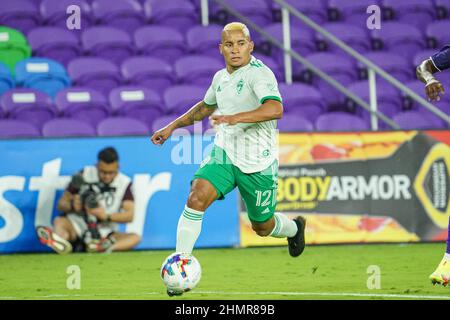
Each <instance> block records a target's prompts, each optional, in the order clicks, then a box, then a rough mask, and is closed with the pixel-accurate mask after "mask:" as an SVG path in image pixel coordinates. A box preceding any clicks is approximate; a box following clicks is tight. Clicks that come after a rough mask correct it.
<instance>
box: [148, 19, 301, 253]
mask: <svg viewBox="0 0 450 320" xmlns="http://www.w3.org/2000/svg"><path fill="white" fill-rule="evenodd" d="M221 38H222V39H221V43H220V44H219V50H220V53H221V54H222V55H223V57H224V60H225V65H226V68H224V69H222V70H220V71H218V72H217V73H216V74H215V75H214V78H213V80H212V84H211V86H210V87H209V89H208V90H207V92H206V95H205V97H204V99H203V100H202V101H200V102H198V103H197V104H195V105H194V106H193V107H192V108H191V109H190V110H189V111H187V112H186V113H185V114H184V115H182V116H180V117H179V118H177V119H176V120H174V121H173V122H171V123H169V124H168V125H167V126H165V127H164V128H162V129H160V130H158V131H156V132H155V133H154V134H153V136H152V137H151V140H152V142H153V143H154V144H159V145H162V144H163V143H164V141H166V140H167V139H168V138H169V137H170V135H171V134H172V132H173V131H174V130H175V129H177V128H180V127H185V126H189V125H192V124H193V123H194V121H200V120H202V119H203V118H205V117H210V119H211V120H212V121H213V123H214V124H215V125H217V128H218V129H217V130H218V131H217V134H216V137H215V140H214V147H213V150H212V151H211V154H210V156H209V157H206V158H205V159H204V160H203V162H202V164H201V165H200V168H199V169H198V171H197V172H196V173H195V175H194V178H193V181H192V184H191V190H190V193H189V197H188V200H187V204H186V206H185V208H184V210H183V213H182V215H181V217H180V219H179V222H178V229H177V243H176V251H177V252H184V253H188V254H191V253H192V250H193V247H194V244H195V242H196V240H197V238H198V236H199V234H200V230H201V226H202V219H203V214H204V212H205V210H206V209H207V208H208V207H209V206H210V205H211V203H213V202H214V201H215V200H216V199H217V200H221V199H223V198H224V197H225V195H226V194H227V193H229V192H230V191H232V190H233V189H234V188H235V187H238V189H239V191H240V194H241V196H242V198H243V200H244V202H245V205H246V208H247V213H248V216H249V219H250V221H251V224H252V228H253V230H254V231H255V232H256V233H257V234H258V235H259V236H262V237H264V236H272V237H277V238H285V237H287V240H288V245H289V253H290V255H291V256H293V257H297V256H299V255H300V254H301V253H302V252H303V250H304V248H305V237H304V229H305V224H306V221H305V219H304V218H303V217H301V216H298V217H296V218H295V219H294V220H291V219H289V218H287V216H286V215H284V214H281V213H277V212H275V206H276V192H277V185H278V150H277V147H276V124H277V122H276V120H277V119H280V118H281V117H282V115H283V106H282V103H281V102H282V101H281V96H280V92H279V91H278V84H277V80H276V78H275V76H274V74H273V72H272V71H271V70H270V69H269V68H268V67H267V66H265V65H264V64H263V63H262V62H261V61H260V60H257V59H255V57H253V56H252V52H253V48H254V43H253V41H252V40H251V38H250V32H249V30H248V28H247V27H246V26H245V25H244V24H242V23H239V22H232V23H229V24H227V25H226V26H225V27H224V29H223V31H222V37H221ZM216 110H218V111H219V113H220V114H214V115H212V114H213V112H214V111H216Z"/></svg>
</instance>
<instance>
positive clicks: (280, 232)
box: [269, 212, 298, 238]
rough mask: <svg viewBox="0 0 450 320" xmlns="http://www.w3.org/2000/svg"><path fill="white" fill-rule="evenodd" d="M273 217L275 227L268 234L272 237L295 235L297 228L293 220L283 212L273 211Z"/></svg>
mask: <svg viewBox="0 0 450 320" xmlns="http://www.w3.org/2000/svg"><path fill="white" fill-rule="evenodd" d="M273 218H274V219H275V227H274V228H273V230H272V232H271V233H270V234H269V236H271V237H274V238H286V237H288V238H291V237H293V236H295V234H296V233H297V230H298V228H297V224H296V223H295V222H294V220H291V219H289V218H288V217H287V216H286V215H285V214H283V213H279V212H275V214H274V215H273Z"/></svg>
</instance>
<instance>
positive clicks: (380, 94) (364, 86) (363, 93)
mask: <svg viewBox="0 0 450 320" xmlns="http://www.w3.org/2000/svg"><path fill="white" fill-rule="evenodd" d="M376 87H377V88H376V90H377V104H378V105H381V104H383V105H384V110H386V109H391V110H395V111H400V110H401V106H402V104H401V97H400V94H399V91H398V90H397V89H395V88H394V87H393V86H392V85H390V84H387V83H385V82H382V81H377V83H376ZM348 90H350V92H352V93H354V94H355V95H357V96H358V97H360V98H361V99H362V100H364V101H365V102H367V103H370V92H369V82H368V81H358V82H354V83H352V84H351V85H349V86H348ZM344 99H345V100H346V101H347V102H346V104H347V106H348V107H349V108H350V109H354V108H356V110H355V111H356V113H357V114H359V115H361V114H363V113H364V112H366V111H365V109H364V108H363V107H355V103H354V102H353V101H350V100H349V99H347V98H344ZM343 103H344V102H343Z"/></svg>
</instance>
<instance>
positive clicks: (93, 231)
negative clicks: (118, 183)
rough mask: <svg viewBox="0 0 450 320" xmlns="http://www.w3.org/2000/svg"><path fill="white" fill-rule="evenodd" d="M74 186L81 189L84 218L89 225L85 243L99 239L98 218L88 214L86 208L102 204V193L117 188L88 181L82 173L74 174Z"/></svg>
mask: <svg viewBox="0 0 450 320" xmlns="http://www.w3.org/2000/svg"><path fill="white" fill-rule="evenodd" d="M70 185H71V186H72V188H74V189H76V190H79V191H78V194H79V195H80V199H81V205H82V208H83V212H82V215H83V218H84V220H85V222H86V224H87V226H88V228H87V231H86V232H85V234H84V235H83V239H84V242H85V243H89V242H91V241H92V240H99V239H100V238H101V236H100V232H99V231H98V226H97V218H96V217H95V216H93V215H90V214H87V212H86V211H85V208H89V209H94V208H98V207H99V206H100V204H99V200H100V198H101V197H102V194H103V193H105V192H114V191H115V188H112V187H110V186H109V185H107V184H105V183H103V182H93V183H92V182H91V183H89V182H86V181H85V180H84V178H83V176H82V175H81V174H77V175H75V176H73V178H72V181H71V182H70Z"/></svg>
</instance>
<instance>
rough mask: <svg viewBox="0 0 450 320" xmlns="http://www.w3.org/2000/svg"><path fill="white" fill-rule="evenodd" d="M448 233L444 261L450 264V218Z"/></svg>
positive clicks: (449, 220)
mask: <svg viewBox="0 0 450 320" xmlns="http://www.w3.org/2000/svg"><path fill="white" fill-rule="evenodd" d="M447 229H448V232H447V249H446V250H445V255H444V259H445V260H447V261H449V262H450V218H449V219H448V227H447Z"/></svg>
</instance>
